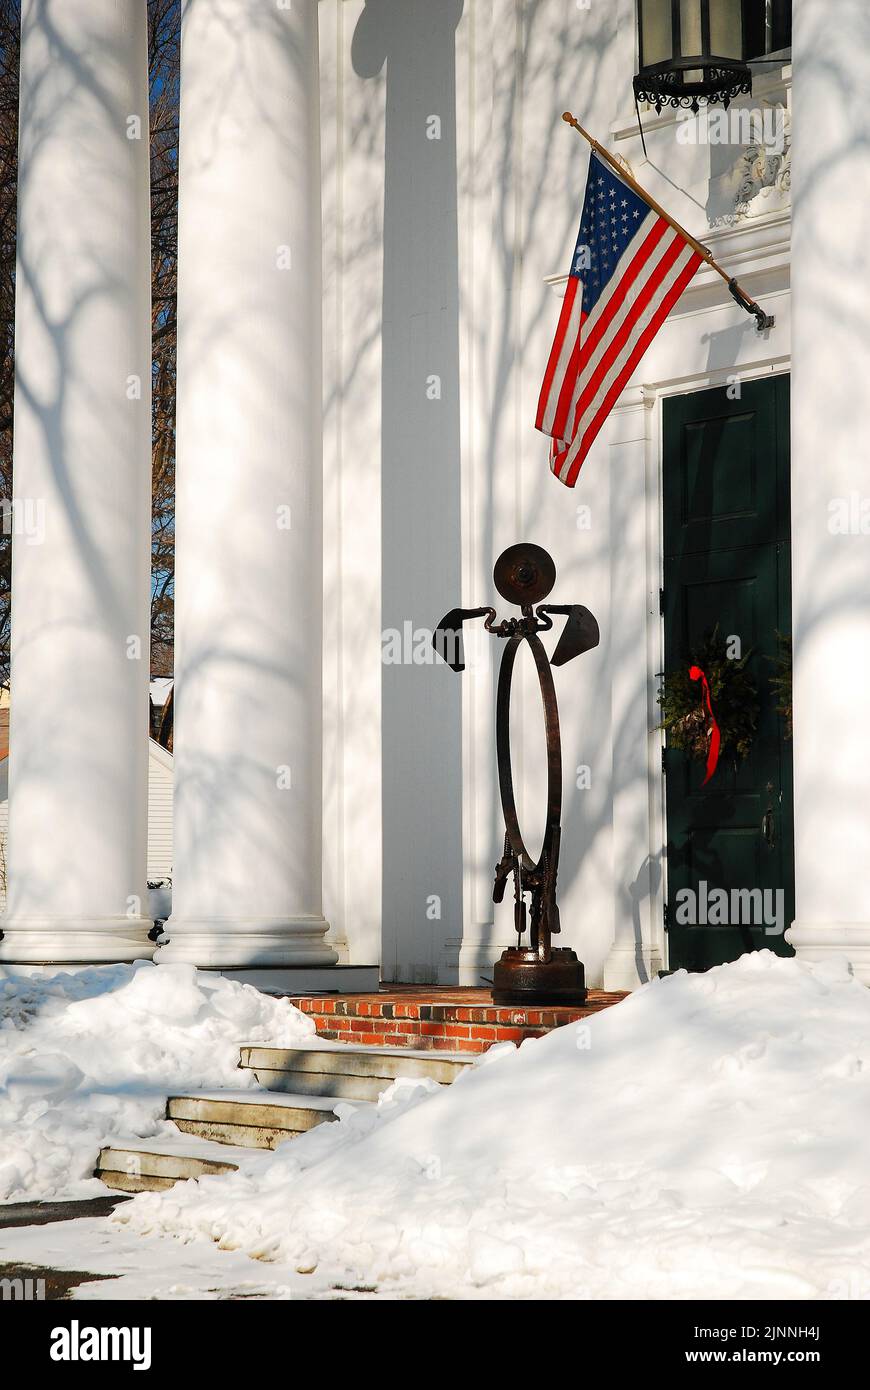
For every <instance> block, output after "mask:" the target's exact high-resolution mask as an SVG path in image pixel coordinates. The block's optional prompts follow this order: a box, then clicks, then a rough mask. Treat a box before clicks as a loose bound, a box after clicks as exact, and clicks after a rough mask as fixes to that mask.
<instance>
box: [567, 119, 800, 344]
mask: <svg viewBox="0 0 870 1390" xmlns="http://www.w3.org/2000/svg"><path fill="white" fill-rule="evenodd" d="M562 120H563V121H564V122H565V123H566V125H570V126H573V127H574V129H575V130H576V131H577V133H578V135H582V136H583V139H584V140H588V141H589V144H590V145H591V146H592V148H593V150H594V151H595V153H596V154H599V155H600V156H601V158H602V159H603V160H605V161H606V163H608V164H609V165H610V167H611V169H613V170H614V171H615V172H616V173H617V174H618V175H619V177H620V178H621V179H622V180H623V181H624V182H625V183H627V184H628V186H629V187H630V188H633V189H634V191H635V193H637V195H638V196H639V197H640V198H643V200H644V202H645V203H648V204H649V206H650V207H651V208H652V210H653V212H657V213H658V215H659V217H663V218H664V220H665V222H667V223H668V224H669V225H670V226H671V227H673V229H674V231H675V232H679V234H680V236H681V237H685V239H686V241H687V242H688V244H689V245H690V246H691V247H692V249H693V250H694V251H697V253H698V255H699V256H701V257H702V258H703V260H704V261H705V262H706V263H707V265H708V266H710V268H711V270H715V271H716V272H717V273H718V274H719V275H721V276H722V279H723V280H724V281H725V283H726V284H727V286H728V288H729V290H730V291H731V294H732V296H733V297H734V299H735V300H736V301H737V303H738V304H739V305H740V307H741V309H745V310H746V312H747V314H754V315H755V318H756V320H757V322H758V331H759V333H763V332H764V330H765V329H766V328H773V325H774V323H775V320H774V318H773V317H772V316H771V315H769V314H766V313H765V312H764V310H763V309H762V307H761V305H760V304H757V303H756V302H755V300H754V299H752V298H750V296H749V295H748V294H747V293H746V291H745V290H743V289H741V288H740V286H739V285H738V283H737V281H736V280H735V278H734V277H733V276H732V275H729V274H728V271H727V270H723V269H722V267H721V265H719V263H718V261H716V260H714V258H713V253H712V251H710V250H709V249H708V248H707V247H706V246H703V245H702V244H701V242H700V241H698V240H697V238H696V237H693V236H692V234H691V233H690V232H687V231H686V229H685V227H682V226H681V225H680V223H679V222H678V221H677V220H676V218H674V217H671V214H670V213H669V212H665V210H664V208H663V207H662V206H661V205H660V204H659V203H657V202H656V200H655V198H653V197H651V196H650V194H649V193H647V191H646V189H645V188H642V187H641V185H640V184H639V183H638V181H637V179H636V178H634V177H633V176H632V175H631V174H630V173H629V172H628V170H627V169H623V167H622V165H621V164H620V163H619V162H618V160H616V159H614V157H613V155H612V154H611V153H610V151H609V150H606V149H605V148H604V146H603V145H599V143H598V141H597V140H595V139H594V138H593V137H592V136H591V135H590V134H589V131H588V130H584V129H583V127H582V125H581V124H580V122H579V121H578V120H576V119H575V118H574V117H573V116H572V115H571V112H570V111H563V113H562Z"/></svg>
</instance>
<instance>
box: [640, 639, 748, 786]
mask: <svg viewBox="0 0 870 1390" xmlns="http://www.w3.org/2000/svg"><path fill="white" fill-rule="evenodd" d="M751 655H752V652H751V651H748V652H746V653H745V654H744V655H743V656H740V657H733V656H729V654H728V647H727V644H726V642H725V640H724V638H722V637H720V636H719V629H718V627H716V628H715V629H714V630H713V632H711V633H709V634H708V635H707V636H706V637H705V638H704V640H703V641H702V642H701V643H700V645H699V646H698V647H697V648H696V649H695V650H694V651H693V652H692V655H691V659H688V660H686V662H685V663H684V664H683V665H681V666H679V667H677V668H676V669H675V670H673V671H666V672H665V673H664V675H663V676H662V677H661V687H660V689H659V694H658V702H659V705H660V706H661V711H662V722H661V724H660V725H659V727H660V728H662V729H664V730H665V732H666V733H667V738H668V747H669V748H682V749H684V750H685V751H686V752H687V753H688V754H689V755H690V756H691V757H692V758H698V759H700V761H701V762H704V761H707V760H708V755H709V753H710V747H711V739H712V738H713V737H714V736H715V730H716V728H717V727H718V730H719V740H720V751H721V753H722V754H725V753H728V754H730V755H731V757H732V758H733V759H734V760H735V762H736V760H737V759H738V758H743V757H745V756H746V754H747V753H748V752H749V749H750V748H751V746H752V741H753V739H754V737H755V734H756V731H757V729H758V689H757V687H756V685H755V682H754V680H753V679H752V676H751V675H750V673H749V671H748V670H747V669H746V666H747V662H748V661H749V658H750V657H751ZM693 677H694V679H693ZM714 766H715V760H714ZM710 775H712V773H711V772H708V777H709V776H710Z"/></svg>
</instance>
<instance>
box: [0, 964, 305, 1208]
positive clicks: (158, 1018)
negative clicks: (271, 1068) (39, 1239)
mask: <svg viewBox="0 0 870 1390" xmlns="http://www.w3.org/2000/svg"><path fill="white" fill-rule="evenodd" d="M313 1032H314V1025H313V1023H312V1022H311V1020H310V1019H308V1018H305V1017H304V1015H302V1014H301V1013H299V1011H298V1010H297V1009H294V1008H293V1007H292V1005H291V1004H289V1003H288V1002H287V1001H286V1000H275V999H270V998H268V997H267V996H266V995H263V994H261V993H260V992H259V991H258V990H256V989H253V988H252V987H251V986H250V985H241V984H236V983H235V982H234V981H231V980H225V979H222V978H221V977H220V976H217V975H204V974H200V973H198V972H197V971H196V969H195V968H194V967H193V966H192V965H161V966H159V967H157V966H155V965H153V964H152V963H151V962H150V961H137V962H136V963H135V964H134V965H104V966H95V967H92V968H88V969H80V970H66V971H65V970H63V969H58V970H57V971H55V972H50V971H45V970H37V969H28V967H26V966H8V967H2V966H0V1201H9V1200H21V1199H22V1198H24V1197H49V1196H54V1195H57V1194H58V1193H61V1192H62V1193H63V1194H64V1195H73V1194H77V1193H78V1194H80V1193H81V1192H83V1191H87V1190H88V1189H86V1188H85V1189H83V1188H82V1187H81V1181H82V1180H83V1179H89V1178H91V1176H92V1174H93V1170H94V1165H95V1163H96V1160H97V1155H98V1153H99V1150H100V1147H101V1145H102V1144H103V1143H105V1142H107V1141H108V1140H109V1139H111V1137H112V1136H115V1135H123V1136H125V1137H127V1138H130V1137H133V1136H136V1135H140V1136H152V1135H155V1134H163V1133H170V1134H175V1135H177V1130H176V1129H175V1127H174V1126H173V1125H170V1124H167V1123H166V1122H165V1121H164V1120H163V1113H164V1110H165V1107H166V1096H167V1092H168V1091H169V1090H171V1089H174V1088H178V1087H180V1086H184V1087H190V1086H195V1087H198V1088H203V1087H213V1086H232V1087H233V1088H235V1089H238V1088H240V1087H242V1086H245V1085H246V1084H252V1078H251V1077H250V1073H247V1072H240V1071H238V1070H237V1068H238V1061H239V1047H240V1045H241V1044H243V1043H255V1042H264V1043H272V1044H274V1045H275V1046H277V1047H290V1046H296V1045H298V1044H299V1043H300V1042H305V1041H307V1040H309V1039H310V1037H311V1035H312V1034H313ZM91 1186H92V1187H95V1190H97V1191H100V1192H103V1191H104V1190H105V1189H104V1188H102V1186H101V1185H99V1184H96V1185H94V1184H92V1185H91Z"/></svg>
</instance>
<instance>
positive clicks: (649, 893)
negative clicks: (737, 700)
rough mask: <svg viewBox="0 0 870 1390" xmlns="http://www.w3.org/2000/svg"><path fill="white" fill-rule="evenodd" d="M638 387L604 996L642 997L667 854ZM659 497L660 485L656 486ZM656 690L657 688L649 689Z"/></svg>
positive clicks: (615, 422)
mask: <svg viewBox="0 0 870 1390" xmlns="http://www.w3.org/2000/svg"><path fill="white" fill-rule="evenodd" d="M654 403H655V402H654V399H653V398H652V397H645V395H644V392H643V389H642V388H641V387H633V388H632V389H631V390H630V391H629V392H628V393H627V395H626V398H625V403H624V404H621V405H620V406H619V407H618V408H617V409H616V410H615V411H614V414H613V418H612V420H611V422H610V450H609V470H610V477H611V484H612V485H611V492H610V556H611V562H610V563H611V570H610V613H611V626H612V629H613V631H612V633H611V638H610V661H611V670H612V678H611V730H612V745H613V746H612V769H613V776H612V796H613V890H614V931H613V945H612V946H611V948H610V952H609V954H608V956H607V959H606V960H605V963H604V988H605V989H613V990H617V989H637V988H638V987H639V986H640V985H642V984H646V983H647V982H648V981H649V980H651V979H654V978H655V975H656V974H657V972H658V971H659V970H660V969H661V967H662V960H661V950H660V946H659V944H658V941H657V939H656V937H657V934H656V931H655V926H654V924H655V923H656V922H657V921H658V920H659V915H660V909H659V900H660V892H661V879H662V853H661V842H660V841H659V843H658V845H657V846H656V848H655V850H653V848H652V846H651V832H655V831H658V830H659V829H660V826H658V825H656V826H653V825H652V823H651V809H652V802H653V798H652V797H651V796H650V757H651V745H652V748H654V749H656V751H657V749H658V742H659V734H658V733H657V732H655V726H656V724H657V722H658V720H657V718H656V712H657V706H656V704H655V689H654V687H655V685H656V680H655V677H654V676H653V677H651V676H650V672H654V671H656V670H657V669H658V661H657V658H656V656H655V655H654V654H653V652H652V651H650V647H651V641H652V628H651V623H650V618H651V616H652V617H654V618H655V619H657V618H658V587H659V585H658V573H657V571H653V568H652V566H651V565H650V563H649V557H650V550H651V546H654V547H655V551H656V553H657V549H658V535H657V534H656V536H655V537H654V538H652V537H650V536H649V534H648V526H649V524H650V518H651V517H652V516H656V517H657V516H658V495H657V490H655V496H654V500H653V499H651V498H649V497H648V496H647V488H648V482H647V468H646V450H647V444H646V434H647V417H648V415H649V412H650V410H651V409H652V406H653V405H654ZM651 486H652V487H653V488H654V484H652V485H651ZM651 687H652V688H651Z"/></svg>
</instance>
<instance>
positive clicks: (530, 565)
mask: <svg viewBox="0 0 870 1390" xmlns="http://www.w3.org/2000/svg"><path fill="white" fill-rule="evenodd" d="M492 577H493V580H494V582H495V587H496V588H497V589H498V591H499V593H500V594H501V596H502V598H506V599H507V600H508V602H509V603H518V604H520V606H521V607H528V606H529V605H530V604H534V603H540V602H541V600H542V599H545V598H546V597H547V594H548V593H549V592H550V590H551V589H552V587H553V585H554V584H555V582H556V566H555V565H554V563H553V559H552V556H550V555H548V554H547V552H546V550H544V549H542V547H541V546H539V545H532V544H531V543H530V542H527V541H523V542H521V543H520V544H519V545H510V546H508V548H507V550H503V551H502V553H501V555H499V557H498V559H497V560H496V562H495V569H494V570H493V572H492Z"/></svg>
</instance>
